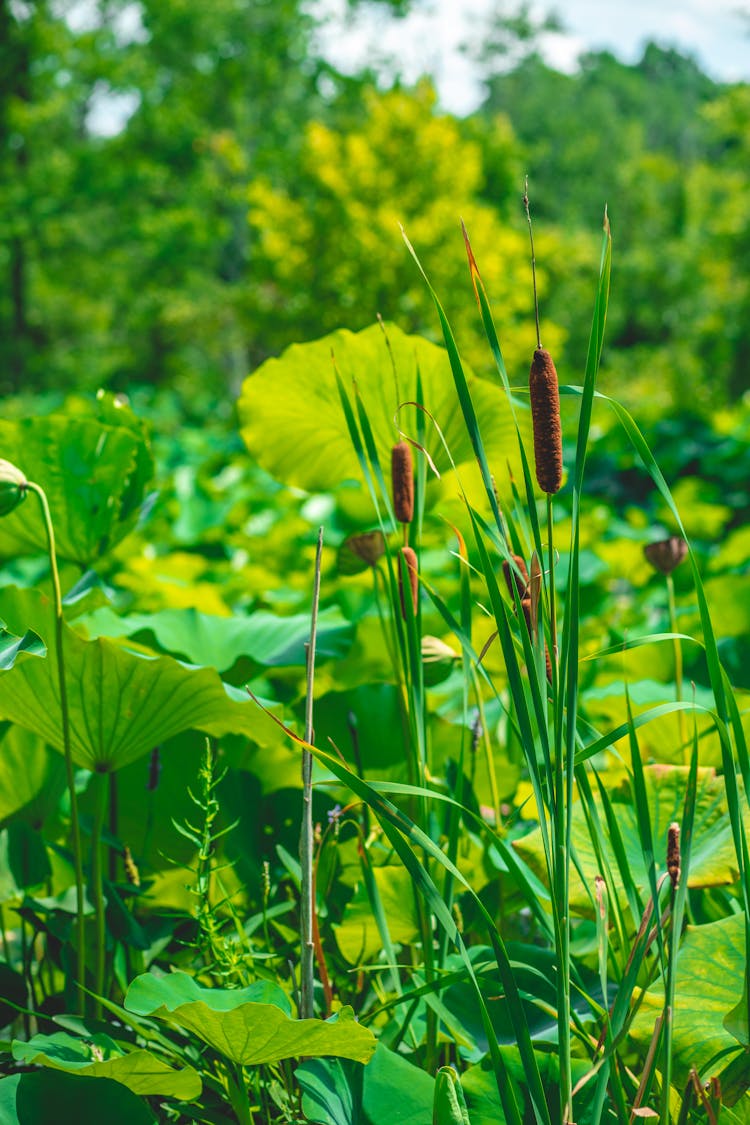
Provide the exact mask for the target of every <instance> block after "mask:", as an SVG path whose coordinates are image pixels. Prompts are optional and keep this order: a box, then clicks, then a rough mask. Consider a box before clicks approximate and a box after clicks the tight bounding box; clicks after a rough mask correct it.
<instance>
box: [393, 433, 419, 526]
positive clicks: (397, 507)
mask: <svg viewBox="0 0 750 1125" xmlns="http://www.w3.org/2000/svg"><path fill="white" fill-rule="evenodd" d="M391 487H392V490H393V513H394V515H395V517H396V519H397V520H398V522H399V523H403V524H404V525H406V524H410V523H411V521H412V519H413V518H414V466H413V464H412V457H411V447H410V445H409V443H408V442H407V441H399V442H397V443H396V445H394V446H393V449H392V450H391ZM404 535H406V527H405V528H404Z"/></svg>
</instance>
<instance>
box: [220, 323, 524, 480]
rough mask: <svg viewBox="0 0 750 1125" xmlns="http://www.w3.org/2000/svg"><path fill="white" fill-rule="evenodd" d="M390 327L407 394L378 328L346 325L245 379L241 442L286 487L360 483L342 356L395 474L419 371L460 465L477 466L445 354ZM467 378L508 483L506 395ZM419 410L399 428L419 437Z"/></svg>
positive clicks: (443, 458)
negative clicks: (394, 452)
mask: <svg viewBox="0 0 750 1125" xmlns="http://www.w3.org/2000/svg"><path fill="white" fill-rule="evenodd" d="M387 331H388V338H389V340H390V345H391V349H392V353H393V363H395V367H396V372H397V377H398V390H397V388H396V380H395V378H394V373H393V365H392V362H391V355H390V354H389V351H388V348H387V346H386V342H385V339H384V336H383V332H382V330H381V329H380V327H379V325H377V324H376V325H372V326H371V327H370V328H365V329H364V331H362V332H357V333H354V332H349V331H346V330H345V329H341V330H340V331H338V332H333V333H331V334H330V335H329V336H324V337H323V338H322V339H320V340H314V341H313V342H312V343H307V344H293V345H292V347H290V348H287V350H286V351H285V352H284V353H283V354H282V355H281V356H280V357H279V358H278V359H269V360H266V362H265V363H264V364H262V365H261V367H259V368H258V370H257V371H256V372H255V374H253V375H251V376H250V377H249V378H248V379H246V380H245V383H244V384H243V388H242V394H241V396H240V401H239V413H240V422H241V429H242V436H243V438H244V440H245V442H246V444H247V447H248V449H249V450H250V453H251V454H252V456H253V457H254V458H255V460H257V461H258V462H259V463H260V464H261V465H262V466H263V468H264V469H267V470H268V472H269V473H271V474H272V475H273V476H274V477H276V478H277V479H278V480H281V481H283V482H284V483H285V484H290V485H296V486H298V487H299V488H305V489H307V490H308V491H326V490H328V489H332V488H335V487H336V486H337V485H339V484H341V483H342V482H343V481H345V480H359V479H360V478H361V471H360V468H359V464H358V461H357V457H356V454H355V451H354V447H353V445H352V441H351V437H350V435H349V431H348V428H347V424H346V420H345V417H344V412H343V408H342V405H341V400H340V396H339V391H338V387H337V384H336V375H335V370H334V360H335V365H336V369H337V370H338V372H339V374H340V376H341V379H342V382H343V384H344V387H345V389H346V392H347V394H348V396H349V398H350V400H352V402H354V385H355V384H356V391H357V392H358V394H359V396H360V399H361V402H362V405H363V407H364V409H365V411H366V413H367V417H368V418H369V422H370V427H371V429H372V433H373V436H374V439H375V445H376V447H377V452H378V456H379V459H380V463H381V466H382V469H383V472H384V474H385V475H386V476H388V475H389V473H390V456H391V448H392V446H393V445H394V443H395V442H396V441H398V440H399V437H398V430H397V428H396V425H395V424H394V416H395V415H396V413H397V410H398V406H399V404H400V403H405V402H409V401H416V400H417V373H419V377H420V378H421V382H422V388H423V393H422V396H421V398H420V399H419V401H420V402H421V404H422V405H423V406H424V407H425V408H426V409H427V410H428V411H429V412H430V414H431V415H432V417H433V418H434V419H435V420H436V422H437V423H438V425H439V426H440V428H441V430H442V431H443V434H444V436H445V440H446V442H447V444H448V446H449V448H450V451H451V454H452V457H453V460H454V462H455V464H456V465H461V464H465V463H466V462H473V461H474V459H475V458H474V451H473V449H472V446H471V442H470V440H469V437H468V434H467V430H466V426H465V424H464V420H463V416H462V414H461V410H460V407H459V402H458V397H457V395H456V389H455V384H454V382H453V376H452V374H451V369H450V363H449V361H448V356H447V354H446V352H445V351H444V350H443V349H442V348H439V347H437V346H436V345H435V344H432V343H430V342H429V341H428V340H425V339H423V338H422V337H420V336H407V335H406V334H405V333H404V332H402V331H401V330H400V329H399V328H397V327H396V326H395V325H388V328H387ZM332 356H333V359H332ZM465 372H466V376H467V379H468V383H469V388H470V390H471V397H472V401H473V403H474V408H475V410H476V414H477V417H478V419H479V424H480V427H481V431H482V438H483V441H484V444H485V449H486V452H487V457H488V460H489V462H490V465H491V466H493V465H494V464H496V465H497V466H498V481H502V480H504V479H505V476H506V473H505V465H506V461H507V460H508V459H509V460H510V461H511V463H513V464H515V460H516V454H517V442H516V436H515V428H514V425H513V422H512V418H511V411H510V407H509V405H508V402H507V399H506V397H505V395H504V393H503V391H502V390H501V389H499V388H498V387H496V386H495V385H493V384H492V383H490V382H489V381H487V380H485V379H478V378H477V377H476V376H475V375H473V374H472V373H471V372H470V371H469V370H468V369H465ZM355 411H356V407H355ZM522 413H523V414H525V412H524V411H523V410H522ZM415 414H416V411H415V410H414V408H413V407H404V408H403V409H402V410H401V412H400V414H399V425H400V427H401V429H402V430H404V431H405V432H406V433H408V435H409V436H410V437H416V436H417V423H416V420H415ZM423 423H424V426H425V433H426V440H425V446H426V448H427V450H428V451H429V453H430V456H431V457H432V459H433V461H434V463H435V465H436V466H437V468H438V470H439V471H440V472H445V471H447V470H448V469H449V468H450V462H449V459H448V456H447V454H446V453H445V450H444V449H443V446H442V443H441V441H440V438H439V436H438V433H437V431H436V429H435V427H434V426H433V424H432V423H431V422H430V420H429V418H427V417H424V416H423Z"/></svg>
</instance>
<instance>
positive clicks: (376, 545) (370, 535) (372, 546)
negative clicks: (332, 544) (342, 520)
mask: <svg viewBox="0 0 750 1125" xmlns="http://www.w3.org/2000/svg"><path fill="white" fill-rule="evenodd" d="M384 554H385V536H384V535H383V532H382V531H364V532H360V533H358V534H356V535H348V536H347V537H346V539H345V540H344V542H343V543H342V544H341V546H340V547H339V550H338V556H337V558H336V566H337V569H338V572H339V574H342V575H347V576H348V575H353V574H362V573H363V572H364V571H365V570H367V568H368V566H377V563H378V560H379V559H381V558H382V556H383V555H384Z"/></svg>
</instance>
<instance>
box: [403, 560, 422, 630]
mask: <svg viewBox="0 0 750 1125" xmlns="http://www.w3.org/2000/svg"><path fill="white" fill-rule="evenodd" d="M402 559H403V562H402V561H401V560H402ZM404 566H405V567H406V570H407V572H408V576H409V587H410V589H411V606H412V615H414V616H416V613H417V604H418V600H419V571H418V569H417V556H416V554H415V553H414V551H413V550H412V549H411V547H402V548H401V550H400V551H399V560H398V596H399V598H400V599H401V616H402V617H403V619H404V621H406V599H405V597H404V574H403V571H404Z"/></svg>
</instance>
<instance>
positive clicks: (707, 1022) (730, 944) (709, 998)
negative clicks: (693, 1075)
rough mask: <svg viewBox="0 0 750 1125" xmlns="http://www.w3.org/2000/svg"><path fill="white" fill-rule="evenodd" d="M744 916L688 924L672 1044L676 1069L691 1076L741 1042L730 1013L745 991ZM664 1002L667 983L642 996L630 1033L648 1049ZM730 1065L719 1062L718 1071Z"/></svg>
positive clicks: (679, 968)
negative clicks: (734, 1033)
mask: <svg viewBox="0 0 750 1125" xmlns="http://www.w3.org/2000/svg"><path fill="white" fill-rule="evenodd" d="M746 968H747V967H746V964H745V917H744V915H743V914H733V915H730V916H729V917H726V918H721V919H720V920H719V921H718V922H710V923H708V924H707V925H705V926H688V928H687V930H686V932H685V936H684V938H683V941H682V944H681V946H680V950H679V954H678V958H677V980H676V987H675V1011H674V1030H673V1033H672V1041H673V1045H674V1065H675V1075H676V1077H677V1078H678V1079H679V1081H680V1082H684V1081H686V1080H687V1077H688V1072H689V1070H690V1068H691V1067H692V1066H694V1067H695V1068H696V1069H697V1070H698V1072H699V1073H701V1072H702V1071H703V1069H704V1068H705V1066H706V1064H707V1063H708V1062H709V1060H710V1059H712V1058H713V1057H714V1055H717V1054H718V1053H719V1052H720V1051H724V1050H726V1049H728V1048H732V1047H738V1042H737V1038H736V1037H735V1036H734V1035H733V1034H732V1032H731V1031H730V1030H728V1028H727V1024H728V1023H729V1024H730V1026H731V1022H732V1021H731V1019H728V1017H730V1014H731V1013H732V1012H733V1011H734V1009H736V1007H737V1004H738V1003H739V1001H740V999H741V998H742V995H743V990H744V982H745V973H746ZM663 1008H664V989H663V987H662V986H661V985H660V984H655V985H653V986H652V987H651V988H649V989H648V991H647V992H646V994H645V995H644V997H643V1002H642V1004H641V1008H640V1010H639V1012H638V1014H637V1016H636V1018H635V1020H634V1022H633V1026H632V1028H631V1037H632V1038H633V1039H634V1040H635V1041H636V1043H637V1044H638V1045H639V1046H640V1047H641V1048H642V1049H643V1050H646V1049H647V1048H648V1045H649V1043H650V1041H651V1037H652V1035H653V1031H654V1023H655V1021H656V1019H657V1017H658V1016H659V1015H660V1014H661V1012H662V1010H663ZM725 1065H726V1059H724V1060H722V1061H721V1062H719V1063H717V1064H716V1069H715V1071H714V1073H716V1074H718V1073H719V1071H720V1070H721V1069H722V1068H723V1067H724V1066H725Z"/></svg>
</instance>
